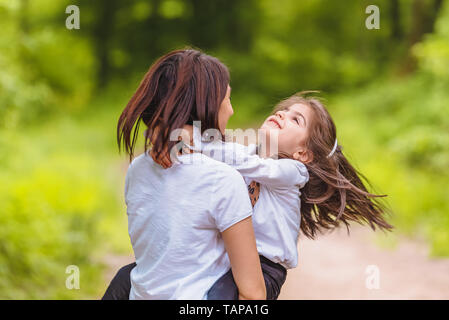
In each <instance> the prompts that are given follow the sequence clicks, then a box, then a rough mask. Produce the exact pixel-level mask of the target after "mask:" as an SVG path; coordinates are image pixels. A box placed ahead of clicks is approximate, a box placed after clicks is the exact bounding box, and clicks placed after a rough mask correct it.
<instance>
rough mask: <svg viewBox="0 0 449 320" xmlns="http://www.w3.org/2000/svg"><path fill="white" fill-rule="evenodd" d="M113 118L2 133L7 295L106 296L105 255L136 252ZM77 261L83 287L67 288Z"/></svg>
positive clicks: (0, 241) (1, 274) (2, 259)
mask: <svg viewBox="0 0 449 320" xmlns="http://www.w3.org/2000/svg"><path fill="white" fill-rule="evenodd" d="M99 119H100V120H101V121H100V123H101V124H102V125H101V126H99V125H98V124H99V123H98V122H97V121H98V120H99ZM111 120H112V118H111V117H110V116H109V117H108V116H102V117H101V116H100V114H97V118H96V119H93V120H91V119H87V120H82V119H77V120H76V121H73V120H69V119H60V120H58V121H53V122H50V123H46V127H45V128H40V127H35V128H29V129H28V130H26V131H22V132H14V131H11V130H10V131H8V132H6V131H2V132H1V135H0V136H2V137H6V139H5V140H2V141H1V142H0V148H1V149H2V150H8V154H7V155H6V154H5V153H3V152H2V153H1V154H2V156H3V157H2V158H1V159H0V161H1V163H2V168H6V170H2V172H1V174H0V180H1V181H2V183H1V184H0V203H1V205H0V212H1V214H0V266H1V267H0V279H1V280H0V298H3V299H20V298H23V299H46V298H50V299H74V298H76V299H81V298H88V297H90V298H98V297H99V296H100V295H101V293H102V291H103V290H104V289H105V285H106V284H105V283H104V279H103V275H102V271H103V270H104V266H103V263H102V261H101V257H102V256H103V255H104V253H106V252H110V251H111V250H114V251H115V252H123V253H125V252H126V253H129V252H130V244H129V238H128V234H127V229H126V214H125V212H126V209H125V208H124V204H123V199H122V197H121V193H122V190H123V182H122V181H121V180H122V178H123V175H121V174H120V172H118V171H117V169H118V168H120V167H121V166H122V165H121V161H122V160H120V159H119V158H118V157H117V155H115V154H116V152H115V146H114V144H113V143H114V141H113V137H112V132H113V130H112V128H113V126H114V124H115V123H113V122H111ZM12 142H13V143H12ZM124 226H125V227H124ZM69 265H77V266H78V267H79V268H80V287H81V288H80V290H68V289H67V288H66V287H65V281H66V277H67V276H68V274H66V273H65V271H66V267H67V266H69Z"/></svg>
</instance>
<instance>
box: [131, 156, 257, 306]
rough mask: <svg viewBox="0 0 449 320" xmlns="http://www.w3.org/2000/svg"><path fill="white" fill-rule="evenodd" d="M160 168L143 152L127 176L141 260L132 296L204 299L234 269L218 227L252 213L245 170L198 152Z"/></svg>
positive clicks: (134, 237) (134, 274) (133, 274)
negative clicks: (222, 277) (243, 172)
mask: <svg viewBox="0 0 449 320" xmlns="http://www.w3.org/2000/svg"><path fill="white" fill-rule="evenodd" d="M179 159H180V161H181V163H180V164H174V165H173V166H172V167H171V168H169V169H163V168H162V167H160V166H159V165H158V164H156V163H155V162H153V159H152V158H151V157H150V156H149V155H148V154H146V153H144V154H142V155H140V156H138V157H137V158H135V159H134V160H133V161H132V163H131V164H130V166H129V168H128V172H127V175H126V180H125V201H126V204H127V214H128V231H129V236H130V238H131V243H132V247H133V249H134V254H135V257H136V263H137V266H136V267H135V268H134V269H133V270H132V271H131V292H130V296H129V297H130V299H164V300H165V299H204V298H205V296H206V293H207V291H208V290H209V288H210V287H212V285H213V284H214V283H215V281H217V280H218V279H219V278H220V277H221V276H222V275H223V274H224V273H226V272H227V271H228V270H229V268H230V263H229V259H228V256H227V254H226V251H225V248H224V242H223V239H222V238H221V234H220V232H222V231H224V230H226V229H227V228H229V227H230V226H232V225H233V224H235V223H237V222H239V221H241V220H243V219H245V218H247V217H249V216H250V215H251V214H252V208H251V202H250V200H249V198H248V192H247V187H246V184H245V182H244V180H243V178H242V176H241V175H240V174H239V173H238V172H237V171H236V170H235V169H233V168H231V167H230V166H228V165H227V164H225V163H222V162H218V161H216V160H213V159H211V158H209V157H206V156H204V155H202V154H200V153H195V154H192V155H188V156H187V155H186V156H180V157H179Z"/></svg>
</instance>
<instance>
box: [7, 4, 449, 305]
mask: <svg viewBox="0 0 449 320" xmlns="http://www.w3.org/2000/svg"><path fill="white" fill-rule="evenodd" d="M71 4H73V5H77V6H78V7H79V9H80V29H79V30H76V29H72V30H68V29H67V28H66V18H67V17H68V16H69V14H66V13H65V9H66V7H67V6H68V5H71ZM370 4H375V5H377V6H378V7H379V8H380V29H373V30H368V29H367V28H366V26H365V20H366V18H367V17H368V14H366V13H365V9H366V7H367V6H368V5H370ZM186 45H190V46H194V47H196V48H200V49H202V50H204V51H205V52H206V53H208V54H211V55H214V56H217V57H218V58H219V59H220V60H222V61H223V62H224V63H225V64H226V65H227V66H228V67H229V69H230V72H231V86H232V94H233V96H232V104H233V107H234V111H235V114H234V116H233V118H231V121H230V127H234V128H235V127H241V128H246V127H254V126H257V125H260V123H261V121H262V120H263V119H264V117H266V116H267V115H268V113H269V112H270V111H271V109H272V108H273V106H274V105H275V104H276V103H277V102H278V101H279V100H280V99H282V98H285V97H287V96H289V95H291V94H293V93H295V92H297V91H301V90H320V91H321V96H322V97H324V98H325V99H326V105H327V107H328V109H329V111H330V113H331V115H332V116H333V118H334V120H335V122H336V124H337V130H338V131H337V132H338V134H337V135H338V141H339V143H340V144H341V145H342V146H343V152H344V153H345V154H346V155H347V156H348V157H349V158H350V159H351V161H352V162H353V164H354V165H355V166H356V167H357V168H358V169H359V170H360V171H361V172H362V173H363V174H364V175H365V176H366V177H367V178H368V179H369V180H370V181H371V183H372V186H373V188H374V190H375V191H377V192H379V193H386V194H388V195H389V196H388V203H389V205H390V206H391V208H392V209H393V212H394V216H393V217H392V219H391V222H392V223H393V224H394V225H395V227H396V231H395V234H394V235H393V236H392V237H391V238H389V240H388V245H389V246H394V245H395V243H396V242H397V240H395V239H396V238H395V237H396V235H402V236H407V237H411V238H413V239H419V241H422V242H425V243H426V244H427V245H428V246H429V247H430V253H429V254H430V256H438V257H447V256H449V232H448V230H449V215H448V212H449V202H448V201H447V198H448V196H449V170H448V167H449V2H448V1H447V0H446V1H442V0H374V1H326V0H302V1H297V0H257V1H256V0H249V1H238V0H213V1H212V0H153V1H142V0H130V1H118V0H95V1H91V0H78V1H76V0H73V1H51V0H12V1H11V0H0V168H1V169H0V298H3V299H90V298H98V297H99V296H101V294H102V293H103V292H104V290H105V288H106V286H107V283H106V282H105V280H104V276H103V275H104V273H105V272H106V271H107V269H108V264H107V261H108V260H107V259H108V258H107V257H109V258H110V257H111V256H114V255H129V254H131V253H132V249H131V246H130V241H129V237H128V233H127V219H126V208H125V204H124V199H123V184H124V175H125V173H126V168H127V158H126V157H125V156H124V155H119V153H118V150H117V146H116V136H115V133H116V131H115V130H116V122H117V119H118V116H119V114H120V112H121V110H122V109H123V108H124V107H125V105H126V103H127V101H128V100H129V98H130V97H131V95H132V93H133V92H134V90H135V89H136V88H137V85H138V84H139V81H140V79H141V78H142V76H143V75H144V74H145V72H146V71H147V70H148V68H149V66H150V65H151V63H152V62H153V61H154V59H155V58H157V57H159V56H161V55H162V54H164V53H166V52H168V51H170V50H172V49H177V48H182V47H184V46H186ZM140 147H141V145H140ZM69 265H76V266H78V267H79V270H80V272H81V288H80V289H79V290H68V289H67V288H66V286H65V283H66V278H67V276H68V274H66V267H67V266H69ZM410 267H413V266H410Z"/></svg>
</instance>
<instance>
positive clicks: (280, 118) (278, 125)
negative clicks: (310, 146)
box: [261, 103, 313, 163]
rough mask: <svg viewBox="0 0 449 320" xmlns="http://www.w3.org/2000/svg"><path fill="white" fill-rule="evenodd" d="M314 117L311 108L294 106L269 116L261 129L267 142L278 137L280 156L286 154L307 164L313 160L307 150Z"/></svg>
mask: <svg viewBox="0 0 449 320" xmlns="http://www.w3.org/2000/svg"><path fill="white" fill-rule="evenodd" d="M312 116H313V114H312V109H311V108H310V107H309V106H307V105H305V104H301V103H297V104H293V105H291V106H290V107H288V108H287V109H285V110H281V111H277V112H276V113H275V114H274V115H272V116H269V117H268V118H267V119H266V120H265V122H264V123H263V124H262V126H261V129H263V130H265V132H266V135H267V136H266V139H267V141H270V137H272V139H273V138H274V139H276V137H275V136H274V137H273V136H272V135H277V141H278V153H279V154H282V153H283V154H285V153H286V154H288V155H289V157H291V158H293V159H296V160H299V161H301V162H303V163H307V162H310V161H311V160H312V159H311V156H310V153H309V152H307V148H306V142H307V140H308V138H309V132H310V126H311V124H312V119H313V118H312ZM274 141H276V140H274ZM269 156H270V155H269Z"/></svg>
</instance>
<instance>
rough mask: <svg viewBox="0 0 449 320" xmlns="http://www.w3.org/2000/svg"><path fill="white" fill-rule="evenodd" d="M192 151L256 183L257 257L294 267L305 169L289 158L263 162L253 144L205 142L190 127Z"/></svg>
mask: <svg viewBox="0 0 449 320" xmlns="http://www.w3.org/2000/svg"><path fill="white" fill-rule="evenodd" d="M193 142H194V146H193V147H191V148H192V149H194V150H197V151H199V150H201V151H202V153H203V154H204V155H207V156H209V157H211V158H213V159H215V160H218V161H222V162H225V163H227V164H229V165H230V166H232V167H233V168H235V169H236V170H237V171H238V172H240V174H241V175H242V176H243V177H244V178H245V182H246V183H247V184H249V183H251V181H256V182H259V183H260V194H259V200H258V201H257V202H256V204H255V206H254V208H253V217H252V219H253V226H254V232H255V236H256V242H257V249H258V251H259V254H261V255H263V256H264V257H266V258H268V259H270V260H271V261H273V262H275V263H279V264H281V265H282V266H283V267H285V268H286V269H291V268H294V267H296V266H297V264H298V250H297V245H298V236H299V230H300V221H301V213H300V210H301V199H300V196H301V192H300V190H299V189H300V188H302V187H304V185H305V184H306V183H307V181H308V180H309V173H308V171H307V168H306V166H305V165H304V164H303V163H301V162H300V161H297V160H292V159H278V160H275V159H269V158H268V159H264V158H261V157H259V156H258V155H257V154H256V150H257V148H256V145H254V144H250V145H249V146H244V145H242V144H238V143H231V142H222V141H216V142H205V139H202V137H201V133H200V131H199V129H198V128H197V127H195V126H194V134H193Z"/></svg>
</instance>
